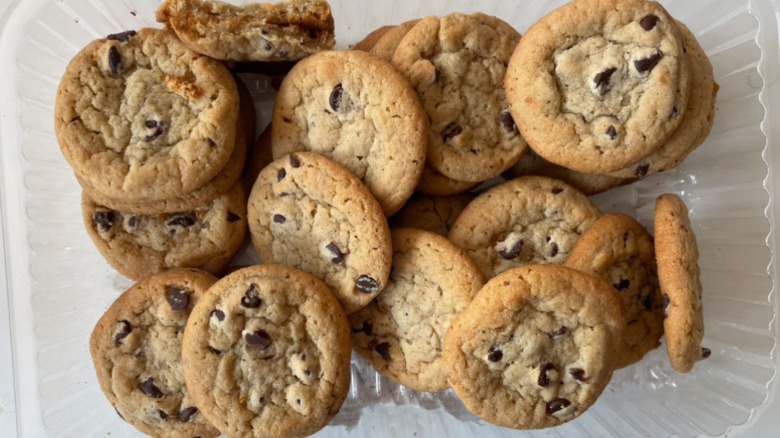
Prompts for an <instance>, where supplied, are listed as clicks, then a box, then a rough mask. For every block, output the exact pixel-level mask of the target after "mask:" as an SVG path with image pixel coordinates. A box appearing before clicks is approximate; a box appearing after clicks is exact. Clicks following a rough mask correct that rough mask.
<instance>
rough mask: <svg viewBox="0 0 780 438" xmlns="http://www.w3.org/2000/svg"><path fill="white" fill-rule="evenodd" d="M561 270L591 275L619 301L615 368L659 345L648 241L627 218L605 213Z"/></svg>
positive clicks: (658, 305) (658, 303) (658, 304)
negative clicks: (622, 318)
mask: <svg viewBox="0 0 780 438" xmlns="http://www.w3.org/2000/svg"><path fill="white" fill-rule="evenodd" d="M565 266H568V267H570V268H573V269H576V270H578V271H582V272H585V273H587V274H591V275H596V276H598V277H601V278H603V279H604V280H606V281H607V283H609V284H611V285H612V287H613V288H615V290H616V291H618V292H619V293H620V296H621V297H622V298H623V303H624V304H625V308H626V319H627V320H628V325H627V326H626V330H625V332H624V333H623V343H622V346H621V347H620V348H619V349H618V350H617V353H616V356H617V358H618V360H617V363H616V364H615V366H616V367H617V368H623V367H625V366H628V365H630V364H632V363H634V362H638V361H639V360H640V359H642V357H643V356H644V355H645V354H646V353H647V352H649V351H650V350H653V349H655V348H657V347H658V346H660V345H661V341H660V339H661V336H662V335H663V334H664V326H663V316H664V313H663V312H664V311H663V307H664V306H663V300H662V298H661V291H660V289H659V287H658V274H657V270H656V263H655V251H654V249H653V241H652V236H650V234H649V233H648V232H647V230H645V228H644V227H643V226H642V225H641V224H640V223H638V222H637V221H636V220H634V219H633V218H631V217H629V216H626V215H623V214H618V213H609V214H605V215H604V216H602V217H601V218H600V219H599V220H597V221H596V222H595V223H594V224H593V225H592V226H591V227H590V228H589V229H588V230H587V231H585V233H583V234H582V237H580V239H579V240H578V241H577V243H576V244H575V245H574V248H573V249H572V250H571V254H569V258H568V259H567V260H566V264H565Z"/></svg>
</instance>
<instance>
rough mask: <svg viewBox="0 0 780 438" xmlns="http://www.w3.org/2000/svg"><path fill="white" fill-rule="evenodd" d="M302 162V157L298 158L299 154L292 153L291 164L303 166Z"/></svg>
mask: <svg viewBox="0 0 780 438" xmlns="http://www.w3.org/2000/svg"><path fill="white" fill-rule="evenodd" d="M301 164H303V163H302V162H301V159H300V158H298V156H297V155H295V154H290V166H292V167H295V168H297V167H301Z"/></svg>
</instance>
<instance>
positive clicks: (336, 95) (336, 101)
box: [328, 84, 344, 112]
mask: <svg viewBox="0 0 780 438" xmlns="http://www.w3.org/2000/svg"><path fill="white" fill-rule="evenodd" d="M343 94H344V87H342V86H341V84H338V85H336V86H335V87H333V91H331V92H330V97H328V103H329V104H330V107H331V108H333V111H336V112H338V110H339V106H340V105H341V97H342V95H343Z"/></svg>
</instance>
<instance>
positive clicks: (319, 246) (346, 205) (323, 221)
mask: <svg viewBox="0 0 780 438" xmlns="http://www.w3.org/2000/svg"><path fill="white" fill-rule="evenodd" d="M247 220H248V223H249V231H250V233H251V235H252V243H253V245H254V247H255V249H256V250H257V254H258V255H259V256H260V259H261V260H262V261H263V263H277V264H282V265H286V266H292V267H295V268H298V269H301V270H303V271H306V272H309V273H311V274H314V275H315V276H317V277H318V278H321V279H322V280H323V281H324V282H325V284H327V285H328V286H329V287H330V288H331V289H332V290H333V292H334V293H335V294H336V297H337V298H338V299H339V301H341V304H342V305H343V306H344V308H345V311H346V312H347V314H350V313H352V312H355V311H357V310H358V309H360V308H362V307H364V306H366V305H367V304H368V303H369V301H371V299H373V297H374V296H376V295H377V294H378V293H379V292H381V290H382V289H383V288H384V287H385V285H386V284H387V278H388V275H389V274H390V264H391V261H392V250H391V242H390V230H389V227H388V225H387V219H386V218H385V216H384V214H383V212H382V208H381V207H380V205H379V203H378V202H377V201H376V199H374V197H373V196H372V195H371V192H369V190H368V189H367V188H366V186H364V185H363V183H361V182H360V180H358V179H357V177H356V176H354V175H353V174H351V173H350V172H349V171H348V170H347V169H345V168H344V167H342V166H341V165H339V164H338V163H336V162H334V161H331V160H329V159H328V158H326V157H324V156H322V155H319V154H317V153H314V152H295V153H292V154H289V155H287V156H285V157H282V158H280V159H278V160H276V161H274V162H273V163H271V164H270V165H268V166H267V167H266V168H265V169H263V171H262V172H260V176H259V177H258V178H257V181H256V182H255V185H254V187H253V188H252V192H251V194H250V196H249V206H248V212H247Z"/></svg>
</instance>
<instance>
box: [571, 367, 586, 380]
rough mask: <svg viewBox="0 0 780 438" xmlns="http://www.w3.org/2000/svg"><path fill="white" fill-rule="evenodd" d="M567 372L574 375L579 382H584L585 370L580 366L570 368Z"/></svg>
mask: <svg viewBox="0 0 780 438" xmlns="http://www.w3.org/2000/svg"><path fill="white" fill-rule="evenodd" d="M569 374H570V375H571V376H572V377H574V378H575V379H576V380H579V381H580V382H585V381H586V379H585V370H583V369H582V368H570V369H569Z"/></svg>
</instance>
